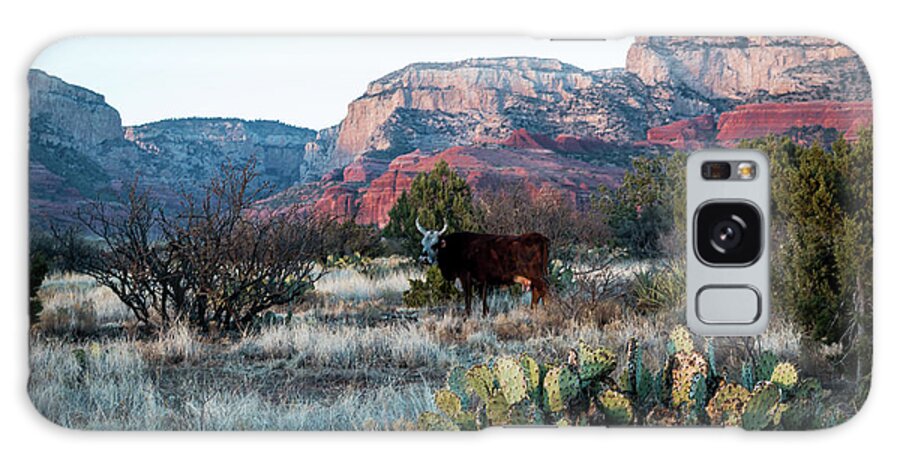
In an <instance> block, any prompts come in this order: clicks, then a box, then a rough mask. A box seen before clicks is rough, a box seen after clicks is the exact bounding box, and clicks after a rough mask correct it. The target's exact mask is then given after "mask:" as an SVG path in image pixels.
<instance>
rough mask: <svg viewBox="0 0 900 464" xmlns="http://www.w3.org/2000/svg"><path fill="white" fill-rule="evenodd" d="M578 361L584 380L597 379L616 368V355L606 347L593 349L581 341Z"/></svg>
mask: <svg viewBox="0 0 900 464" xmlns="http://www.w3.org/2000/svg"><path fill="white" fill-rule="evenodd" d="M578 363H579V374H580V377H581V379H582V380H585V381H591V380H597V379H601V378H603V377H605V376H607V375H609V374H610V372H612V371H614V370H615V369H616V355H615V354H614V353H613V352H612V351H609V350H607V349H606V348H603V347H600V348H597V349H592V348H591V347H590V346H588V345H587V344H585V343H584V342H581V343H579V344H578Z"/></svg>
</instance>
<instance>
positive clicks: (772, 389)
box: [741, 381, 781, 430]
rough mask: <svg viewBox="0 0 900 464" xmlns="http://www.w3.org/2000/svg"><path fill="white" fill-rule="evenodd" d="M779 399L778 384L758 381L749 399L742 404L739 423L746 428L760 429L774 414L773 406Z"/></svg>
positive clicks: (767, 423)
mask: <svg viewBox="0 0 900 464" xmlns="http://www.w3.org/2000/svg"><path fill="white" fill-rule="evenodd" d="M780 399H781V392H780V391H779V389H778V385H775V384H774V383H772V382H767V381H765V382H760V383H759V384H758V385H757V386H756V388H754V389H753V392H752V393H750V399H749V400H747V404H746V405H744V411H743V413H742V414H741V424H742V425H743V427H744V428H745V429H747V430H762V429H764V428H766V427H768V426H769V424H770V423H771V422H772V419H773V418H774V416H775V407H776V406H778V402H779V400H780Z"/></svg>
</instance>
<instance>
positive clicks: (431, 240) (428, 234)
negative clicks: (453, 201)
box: [416, 218, 447, 264]
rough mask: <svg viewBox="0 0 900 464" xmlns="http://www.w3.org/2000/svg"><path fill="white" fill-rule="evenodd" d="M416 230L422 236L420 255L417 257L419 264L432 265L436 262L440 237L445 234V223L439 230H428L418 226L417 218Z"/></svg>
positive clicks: (420, 225) (445, 222) (417, 219)
mask: <svg viewBox="0 0 900 464" xmlns="http://www.w3.org/2000/svg"><path fill="white" fill-rule="evenodd" d="M416 229H419V233H420V234H422V254H421V256H419V262H422V263H425V264H434V263H436V262H437V249H438V246H440V243H441V235H443V234H444V232H447V221H444V227H443V228H442V229H441V230H428V229H426V228H424V227H422V224H419V218H416Z"/></svg>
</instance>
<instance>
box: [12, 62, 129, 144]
mask: <svg viewBox="0 0 900 464" xmlns="http://www.w3.org/2000/svg"><path fill="white" fill-rule="evenodd" d="M28 90H29V106H30V108H31V114H30V115H29V116H30V119H31V121H32V123H33V129H34V130H33V132H34V131H37V132H38V133H37V134H35V135H38V136H39V137H41V140H43V141H48V142H51V143H60V144H64V145H67V146H71V147H74V148H81V149H94V148H95V147H97V146H99V145H100V144H102V143H104V142H107V141H112V140H118V139H121V138H122V119H121V118H120V117H119V112H118V111H116V110H115V108H113V107H111V106H109V105H108V104H106V99H105V98H104V97H103V95H100V94H98V93H94V92H92V91H90V90H87V89H85V88H82V87H78V86H75V85H71V84H68V83H66V82H65V81H63V80H62V79H59V78H57V77H53V76H50V75H48V74H47V73H45V72H43V71H39V70H36V69H32V70H30V71H29V72H28Z"/></svg>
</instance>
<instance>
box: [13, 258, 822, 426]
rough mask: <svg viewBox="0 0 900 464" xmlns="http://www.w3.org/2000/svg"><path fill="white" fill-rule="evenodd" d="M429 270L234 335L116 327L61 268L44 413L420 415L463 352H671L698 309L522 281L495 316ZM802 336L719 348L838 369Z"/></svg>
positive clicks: (40, 392) (250, 422)
mask: <svg viewBox="0 0 900 464" xmlns="http://www.w3.org/2000/svg"><path fill="white" fill-rule="evenodd" d="M418 272H420V271H418V270H417V269H416V268H413V267H410V266H407V263H405V262H400V261H397V262H389V261H385V262H380V263H378V264H377V265H375V266H370V267H369V268H367V269H365V270H364V271H363V270H357V269H345V270H342V271H339V272H333V273H331V274H329V275H328V276H327V277H326V278H325V279H323V280H322V281H320V282H319V284H318V285H317V288H316V291H315V294H316V295H317V296H314V297H313V298H311V299H310V300H309V301H307V302H306V303H304V304H302V305H300V306H297V307H293V308H289V309H290V310H291V311H292V312H293V315H294V316H293V319H292V321H291V322H290V324H286V325H272V326H267V327H263V328H262V329H261V330H259V331H258V332H252V333H250V334H248V335H246V336H244V337H242V338H240V339H234V340H229V339H227V338H226V339H224V340H222V339H210V338H206V337H202V336H200V335H198V334H196V333H193V332H192V331H191V330H189V329H188V328H187V327H184V326H174V327H172V328H170V329H169V330H167V331H165V332H162V333H160V334H159V335H157V336H154V337H152V338H146V337H144V338H140V339H131V338H129V336H128V332H127V331H122V330H117V331H110V330H104V327H108V326H122V325H123V324H127V323H129V321H130V319H131V314H130V312H128V310H127V309H126V308H125V307H124V306H123V305H122V304H121V303H120V302H118V300H116V299H115V296H114V295H112V294H111V293H110V292H109V291H108V290H105V289H102V288H98V287H97V286H96V285H95V283H94V282H93V280H91V279H89V278H84V277H83V276H76V275H55V276H52V277H51V278H50V279H48V280H47V281H46V282H45V283H44V285H43V287H42V289H41V291H40V296H41V298H42V301H43V302H44V305H45V312H44V314H43V315H42V318H41V322H40V324H39V326H38V327H36V329H35V331H34V335H33V338H32V346H31V354H30V360H31V368H32V376H31V379H30V382H29V392H30V395H31V397H32V400H33V401H34V404H35V406H36V407H37V409H38V410H39V411H40V412H41V413H42V414H44V415H45V416H47V417H48V418H49V419H50V420H52V421H54V422H56V423H59V424H61V425H64V426H66V427H73V428H85V429H138V430H152V429H178V430H181V429H188V430H199V429H202V430H234V429H238V430H242V429H252V430H271V429H277V430H300V429H303V430H330V429H340V430H357V429H378V430H388V429H391V430H394V429H397V430H405V429H409V428H411V427H412V424H413V423H414V421H415V418H416V417H417V416H418V414H419V413H420V412H422V411H425V410H433V405H432V404H431V403H432V399H431V398H432V392H433V391H434V389H435V388H437V387H438V385H439V384H440V383H441V381H442V379H443V375H444V373H445V372H446V370H447V369H449V368H450V367H451V366H453V365H464V366H468V365H471V364H473V363H477V362H483V361H485V360H486V359H488V358H490V357H492V356H496V355H501V354H513V353H521V352H527V353H530V354H531V355H532V356H535V357H536V358H538V359H539V360H541V361H544V362H556V361H558V360H560V359H565V357H566V354H567V352H568V350H569V349H571V348H573V347H574V346H575V345H577V343H578V341H579V340H582V341H584V342H586V343H589V344H591V345H595V346H606V347H609V348H611V349H613V350H616V351H617V353H618V354H619V355H620V356H621V355H623V353H622V352H621V350H622V349H624V348H623V347H624V346H625V344H626V342H627V341H628V340H629V339H630V338H632V337H634V338H637V339H638V340H639V341H640V343H641V346H642V347H643V348H644V350H645V359H646V360H647V362H648V364H650V365H651V367H658V366H657V364H658V363H659V362H660V360H661V359H664V357H665V349H666V337H667V333H668V331H669V330H670V329H671V328H672V327H673V326H674V325H676V324H683V323H684V320H683V314H682V312H681V311H680V310H678V309H670V310H660V311H655V312H652V313H650V314H633V313H627V314H626V313H624V312H623V310H622V307H621V303H620V301H619V300H618V299H608V298H607V299H599V300H596V301H593V302H591V301H587V300H585V301H583V302H581V303H579V305H577V306H573V305H572V304H569V305H567V306H566V307H562V306H560V304H559V302H558V301H554V300H553V299H552V298H551V299H549V300H548V301H547V302H546V303H545V304H543V305H540V306H538V307H537V308H535V309H531V308H530V307H529V295H527V294H524V295H523V294H521V293H518V292H510V291H495V292H493V293H492V295H491V297H490V304H491V316H490V317H489V318H487V319H484V318H482V317H481V316H480V307H479V306H480V304H477V303H476V305H475V308H474V309H475V311H473V313H474V314H473V316H472V317H470V318H468V319H466V318H463V317H462V316H461V311H459V310H458V309H457V308H455V307H454V308H446V307H445V308H433V309H423V310H412V309H408V308H402V307H400V303H399V301H400V294H401V293H402V291H403V290H404V289H405V288H406V286H407V285H408V283H407V281H408V279H409V278H415V277H419V275H417V274H416V273H418ZM567 308H568V309H571V308H576V309H577V311H575V312H567V311H566V309H567ZM71 335H76V336H74V337H73V336H71ZM799 340H800V334H799V331H798V330H797V328H796V327H794V326H793V324H791V323H790V322H789V321H787V320H786V319H785V318H783V317H780V315H778V314H776V315H775V316H774V317H773V318H772V321H771V325H770V327H769V330H768V331H767V332H766V333H765V334H764V335H763V336H761V337H758V338H756V339H755V340H754V341H753V342H752V343H749V344H748V343H746V341H745V340H743V339H732V340H726V339H722V340H720V341H717V351H716V356H717V361H718V362H719V364H720V366H722V368H725V369H734V368H735V366H738V365H739V363H740V362H741V361H742V360H746V359H747V356H748V352H749V351H748V350H751V349H752V350H756V351H757V352H758V351H759V350H771V351H773V352H775V353H776V354H777V355H778V356H779V357H781V358H783V359H789V360H792V361H794V362H797V363H798V364H799V365H800V367H801V369H802V370H807V372H810V371H815V372H825V371H824V370H822V369H826V368H825V367H823V365H824V364H827V363H830V362H831V361H830V360H829V358H828V356H829V352H828V350H829V348H827V347H821V346H818V345H815V346H802V345H801V344H800V342H799ZM695 343H696V344H697V346H698V347H699V348H701V349H702V348H703V347H704V346H705V341H704V340H702V339H700V338H699V337H698V338H696V339H695ZM81 352H83V353H84V354H83V355H81V354H76V353H81ZM832 356H833V354H832ZM621 364H624V363H623V362H620V365H621Z"/></svg>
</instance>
